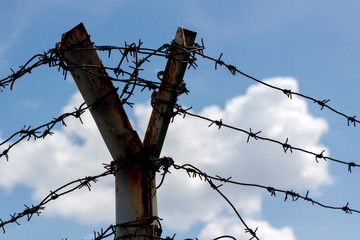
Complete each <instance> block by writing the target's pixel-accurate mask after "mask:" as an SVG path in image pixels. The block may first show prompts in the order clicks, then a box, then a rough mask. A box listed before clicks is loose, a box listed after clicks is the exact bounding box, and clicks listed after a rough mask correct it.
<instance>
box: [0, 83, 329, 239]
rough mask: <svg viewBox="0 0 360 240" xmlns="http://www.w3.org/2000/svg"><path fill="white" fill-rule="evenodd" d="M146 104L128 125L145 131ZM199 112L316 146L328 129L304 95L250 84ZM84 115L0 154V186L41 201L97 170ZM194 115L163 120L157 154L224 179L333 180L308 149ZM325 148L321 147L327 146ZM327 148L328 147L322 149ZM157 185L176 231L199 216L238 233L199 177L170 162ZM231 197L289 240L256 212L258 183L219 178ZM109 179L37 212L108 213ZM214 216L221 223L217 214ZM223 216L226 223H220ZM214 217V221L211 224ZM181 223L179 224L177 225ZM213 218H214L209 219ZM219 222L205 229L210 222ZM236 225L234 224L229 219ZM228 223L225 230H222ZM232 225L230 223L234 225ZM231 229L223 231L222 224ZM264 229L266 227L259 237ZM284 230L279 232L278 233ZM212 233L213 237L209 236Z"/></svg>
mask: <svg viewBox="0 0 360 240" xmlns="http://www.w3.org/2000/svg"><path fill="white" fill-rule="evenodd" d="M267 81H268V82H270V83H271V84H275V85H277V86H280V87H283V88H288V89H292V90H293V91H297V88H298V87H297V82H296V80H295V79H293V78H274V79H269V80H267ZM79 103H81V97H80V95H79V94H76V95H74V97H73V98H72V99H71V100H70V102H69V104H68V105H67V106H66V107H64V109H63V111H64V112H69V111H72V110H73V106H78V105H79ZM150 112H151V108H150V106H149V104H138V105H136V106H135V118H136V129H137V130H138V131H139V132H142V133H143V132H144V131H145V129H146V125H147V123H148V119H149V115H150ZM199 114H200V115H204V116H207V117H210V118H214V119H223V122H224V123H227V124H230V125H234V126H237V127H239V128H243V129H245V130H249V128H252V131H253V132H257V131H260V130H261V131H262V132H261V135H262V136H266V137H269V138H275V139H278V140H280V141H285V140H286V138H287V137H288V138H289V144H292V145H294V146H299V147H303V148H307V149H310V150H312V151H315V152H319V153H320V152H321V151H322V150H323V149H326V148H324V146H322V145H321V144H320V138H321V136H322V135H323V134H324V132H325V131H326V130H327V123H326V121H325V120H323V119H320V118H315V117H313V116H312V115H311V114H310V113H309V112H308V109H307V105H306V102H305V101H304V100H302V99H299V98H297V97H296V96H293V99H292V100H289V99H287V98H286V96H285V95H282V94H279V93H278V92H276V91H273V90H271V89H269V88H266V87H264V86H261V85H254V86H251V87H250V88H249V89H248V91H247V92H246V94H245V95H243V96H238V97H234V98H232V99H230V100H229V101H228V102H227V103H226V105H225V106H224V108H222V107H221V106H215V105H213V106H209V107H206V108H205V109H203V110H202V111H201V112H200V113H199ZM82 119H83V121H84V124H83V125H81V124H80V123H79V121H78V120H77V119H69V120H66V123H67V125H68V127H67V128H62V129H60V130H57V131H55V134H54V135H53V136H51V137H47V138H46V139H45V140H39V141H30V142H24V143H21V144H19V145H17V147H16V148H14V150H13V151H11V152H10V161H9V162H8V163H4V162H3V163H2V166H1V168H0V185H2V186H4V187H6V188H8V189H11V188H12V187H14V186H16V185H25V186H28V187H30V188H33V189H34V195H33V197H34V199H36V200H41V199H42V198H43V197H44V196H45V195H47V194H48V193H49V191H50V190H54V189H56V188H57V187H59V186H61V185H63V184H64V183H67V182H68V181H70V180H74V179H77V178H80V177H84V176H88V175H93V174H98V173H100V172H101V171H102V170H103V169H101V163H103V162H110V161H111V160H110V155H109V153H108V152H107V149H106V147H105V144H104V143H103V141H102V139H101V137H100V135H99V133H98V130H97V128H96V126H95V124H94V122H93V120H92V119H91V116H90V114H88V113H86V114H85V115H84V116H83V117H82ZM208 125H209V123H208V122H204V121H203V120H200V119H196V118H191V117H190V116H187V117H186V118H185V119H183V118H182V117H176V118H175V121H174V122H173V123H172V124H171V125H170V128H169V131H168V134H167V139H166V141H165V145H164V149H163V154H162V155H164V156H170V157H172V158H173V159H174V160H175V162H176V163H177V164H184V163H190V164H193V165H195V166H197V167H199V168H200V169H201V170H203V171H205V172H207V173H208V174H212V175H220V176H222V177H229V176H232V177H233V180H236V181H240V182H246V183H258V184H262V185H266V186H273V187H276V188H283V189H285V190H288V189H294V190H297V191H304V190H307V189H309V190H310V191H311V192H312V191H314V192H319V193H320V188H321V187H322V186H324V185H329V184H331V183H332V179H331V176H330V175H329V172H328V165H327V164H323V163H321V164H317V163H316V162H315V159H314V158H313V156H310V155H306V154H302V153H292V154H290V153H286V154H284V151H283V150H282V148H281V146H280V145H274V144H272V143H267V142H263V141H256V140H255V139H253V138H251V139H250V141H249V143H246V141H247V137H248V136H247V135H245V134H243V133H240V132H237V131H233V130H229V129H226V128H224V127H222V128H221V129H220V130H219V129H218V128H217V127H216V126H215V125H214V126H211V127H210V128H209V127H208ZM326 150H327V149H326ZM326 152H327V153H328V150H327V151H326ZM171 172H172V174H169V175H167V177H166V179H165V182H164V184H163V186H162V187H161V188H160V189H159V190H158V208H159V216H160V217H162V218H164V222H163V225H164V226H166V227H167V228H168V229H169V230H170V231H174V232H184V231H187V230H189V229H190V227H191V226H193V225H194V224H195V223H197V224H199V223H200V224H205V229H204V230H203V231H202V232H201V234H200V235H201V236H204V237H207V238H209V237H210V236H208V235H206V231H205V230H206V229H207V228H209V229H212V233H213V234H215V235H216V234H217V233H221V234H222V233H223V232H224V233H226V232H227V231H228V230H231V229H233V230H234V231H235V233H234V234H237V232H236V231H237V229H238V227H236V226H239V229H240V230H241V231H242V232H243V229H244V228H243V226H241V224H240V223H239V222H236V221H235V220H234V219H233V218H228V217H225V216H229V214H233V212H232V210H231V209H230V207H229V206H228V205H227V203H226V202H225V201H224V200H223V199H222V198H221V196H219V195H218V194H217V193H216V192H215V191H214V190H213V189H211V188H210V187H209V185H208V184H207V183H204V182H202V181H200V180H198V179H190V178H189V177H188V175H187V173H186V172H182V171H176V170H174V169H171ZM221 191H223V192H224V193H225V194H226V196H228V197H229V199H230V200H231V201H232V202H233V203H234V205H235V206H236V207H237V209H238V211H239V212H240V214H241V215H242V216H243V217H245V218H246V219H248V220H247V221H248V223H249V224H251V223H254V224H253V225H254V226H258V227H259V230H258V231H259V234H260V232H261V234H263V236H264V238H262V239H273V238H274V237H275V236H276V238H277V239H287V240H292V239H295V238H294V236H293V233H292V231H291V229H290V228H288V227H285V226H284V227H282V228H279V229H276V228H273V227H272V226H270V225H269V224H268V223H266V222H265V221H260V220H253V219H261V210H262V200H263V195H264V194H269V193H267V192H266V191H264V190H261V189H255V188H248V187H238V186H229V185H225V186H223V187H221ZM113 192H114V191H113V178H112V177H111V176H109V177H106V178H104V179H102V180H101V181H99V182H98V183H96V184H94V188H93V190H92V191H91V192H88V191H87V190H86V189H84V190H82V191H79V192H75V193H71V194H68V195H67V196H66V197H63V198H61V199H59V200H56V201H55V202H53V203H52V204H51V205H49V206H48V209H47V210H46V211H44V213H45V214H47V215H48V216H53V215H60V216H63V217H68V218H74V219H78V220H79V221H81V222H85V223H94V222H95V221H96V220H99V221H110V222H113V219H114V215H113V212H114V210H113V209H114V200H113V199H114V193H113ZM222 221H223V222H222ZM227 221H228V222H229V224H225V223H226V222H227ZM215 222H218V223H217V224H219V225H217V224H215ZM180 223H181V224H180ZM214 224H215V225H214ZM213 225H214V226H219V228H218V229H216V228H215V229H213V227H212V226H213ZM235 225H236V226H235ZM230 228H231V229H230ZM240 230H239V231H240ZM231 231H232V230H231ZM265 235H266V236H265ZM280 235H281V236H283V238H278V236H280ZM212 237H216V236H212Z"/></svg>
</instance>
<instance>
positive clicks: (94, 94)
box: [61, 23, 153, 236]
mask: <svg viewBox="0 0 360 240" xmlns="http://www.w3.org/2000/svg"><path fill="white" fill-rule="evenodd" d="M61 49H62V50H63V51H64V52H63V54H64V57H65V61H66V63H67V65H68V66H69V67H70V68H71V74H72V76H73V78H74V80H75V82H76V84H77V86H78V88H79V90H80V92H81V94H82V96H83V98H84V100H85V102H86V104H87V105H88V106H89V105H92V104H93V103H96V104H95V105H94V106H93V107H92V108H91V109H90V112H91V114H92V116H93V118H94V120H95V122H96V124H97V127H98V128H99V131H100V133H101V136H102V138H103V139H104V141H105V143H106V146H107V148H108V149H109V151H110V154H111V156H112V158H113V159H114V160H120V161H119V163H118V165H117V167H118V168H119V166H120V165H124V164H125V165H127V164H130V166H132V167H131V168H121V169H119V170H118V171H116V174H115V191H116V196H115V197H116V223H117V224H121V223H125V222H131V221H135V220H138V219H142V218H148V217H151V216H153V213H152V204H151V193H152V191H151V189H152V186H151V185H152V181H151V179H152V178H153V177H152V176H150V171H148V170H146V169H143V168H140V167H136V166H135V167H134V166H133V165H134V161H143V160H144V159H143V147H142V143H141V140H140V138H139V136H138V134H137V133H136V131H134V130H133V128H132V126H131V123H130V121H129V119H128V117H127V115H126V113H125V110H124V108H123V105H122V102H121V99H120V98H119V95H118V94H117V92H116V89H115V87H114V85H113V83H112V82H111V80H110V79H109V76H108V74H107V72H106V71H105V68H104V65H103V63H102V61H101V59H100V57H99V55H98V53H97V51H96V50H95V48H94V45H93V43H92V41H91V39H90V36H89V34H88V33H87V31H86V29H85V27H84V25H83V24H82V23H81V24H79V25H78V26H76V27H75V28H73V29H72V30H70V31H69V32H67V33H64V34H63V35H62V39H61ZM90 49H93V50H90ZM104 96H106V97H104ZM135 232H136V233H137V234H152V233H153V232H152V229H150V227H149V226H147V227H137V228H121V229H120V228H118V229H117V236H121V235H124V234H134V233H135Z"/></svg>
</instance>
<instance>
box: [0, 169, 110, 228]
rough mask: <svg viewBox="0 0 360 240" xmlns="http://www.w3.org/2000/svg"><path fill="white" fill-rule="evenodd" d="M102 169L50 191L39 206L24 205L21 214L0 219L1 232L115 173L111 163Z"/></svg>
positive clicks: (28, 219)
mask: <svg viewBox="0 0 360 240" xmlns="http://www.w3.org/2000/svg"><path fill="white" fill-rule="evenodd" d="M103 165H104V168H105V169H106V171H105V172H103V173H101V174H99V175H95V176H87V177H84V178H81V179H77V180H74V181H71V182H69V183H66V184H65V185H63V186H61V187H59V188H57V189H56V190H54V191H50V194H48V195H47V196H46V197H45V198H44V199H43V200H42V201H41V202H40V203H39V204H37V205H35V206H34V205H31V207H29V206H28V205H25V204H24V206H25V209H24V210H23V211H22V212H18V213H17V212H15V213H14V214H10V219H9V220H5V221H4V220H3V219H1V218H0V228H1V229H2V230H3V233H5V226H6V225H7V224H10V223H16V224H17V225H20V223H19V222H18V220H19V219H21V218H23V217H27V221H30V220H31V218H32V217H33V215H34V214H36V215H38V216H39V215H40V213H41V211H42V210H44V209H45V205H46V204H48V203H49V202H51V201H54V200H56V199H58V198H59V197H61V196H63V195H66V194H69V193H71V192H74V191H75V190H79V189H81V188H84V187H86V188H88V190H89V191H91V183H96V182H97V181H98V179H99V178H102V177H105V176H108V175H111V174H114V172H115V166H114V165H113V163H111V164H103Z"/></svg>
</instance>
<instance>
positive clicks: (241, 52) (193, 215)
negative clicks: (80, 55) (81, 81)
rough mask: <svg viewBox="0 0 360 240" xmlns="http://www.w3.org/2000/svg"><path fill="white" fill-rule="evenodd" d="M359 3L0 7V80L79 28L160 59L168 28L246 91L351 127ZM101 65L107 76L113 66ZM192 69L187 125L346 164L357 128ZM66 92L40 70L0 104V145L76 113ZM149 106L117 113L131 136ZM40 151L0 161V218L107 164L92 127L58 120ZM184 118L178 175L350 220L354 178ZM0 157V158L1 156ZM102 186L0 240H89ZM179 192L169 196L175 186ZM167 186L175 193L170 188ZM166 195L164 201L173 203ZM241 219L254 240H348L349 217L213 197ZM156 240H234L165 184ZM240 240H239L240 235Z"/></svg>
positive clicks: (155, 66)
mask: <svg viewBox="0 0 360 240" xmlns="http://www.w3.org/2000/svg"><path fill="white" fill-rule="evenodd" d="M359 8H360V3H358V2H357V1H324V0H319V1H307V0H305V1H280V0H279V1H278V0H275V1H222V2H219V1H212V0H210V1H182V2H181V3H178V2H175V1H151V2H150V1H113V0H104V1H91V2H89V1H68V0H64V1H62V2H60V1H42V0H34V1H8V0H5V1H2V2H1V3H0V20H1V21H0V26H1V27H0V78H3V77H6V76H8V75H9V74H10V73H11V71H10V68H12V69H14V70H16V69H18V66H19V65H22V64H24V63H25V62H26V61H27V60H28V59H29V58H30V57H32V56H33V55H35V54H37V53H42V52H43V51H46V50H48V49H50V48H53V47H54V46H55V44H56V42H58V41H60V39H61V34H62V33H64V32H67V31H68V30H70V29H71V28H73V27H74V26H76V25H77V24H79V23H80V22H83V23H84V24H85V26H86V28H87V30H88V31H89V33H90V34H91V36H92V40H93V41H95V43H96V44H97V45H118V46H119V45H120V46H123V45H124V42H125V41H126V42H127V43H131V42H138V40H139V39H141V40H142V41H143V42H144V47H149V48H158V47H160V46H161V45H162V44H164V43H169V42H170V41H171V40H172V38H173V37H174V35H175V32H176V29H177V27H178V26H180V27H184V28H187V29H190V30H193V31H195V32H197V33H198V35H197V42H200V39H201V38H203V39H204V43H205V47H206V49H205V53H206V54H207V55H209V56H212V57H215V58H217V57H218V56H219V55H220V54H221V53H223V57H222V60H224V61H226V62H227V63H230V64H232V65H234V66H236V67H237V68H238V69H240V70H241V71H243V72H246V73H248V74H250V75H252V76H254V77H256V78H258V79H262V80H266V81H269V82H270V83H272V84H274V85H277V86H281V87H285V88H291V89H294V90H297V91H299V92H300V93H303V94H305V95H308V96H312V97H314V98H316V99H319V100H323V99H330V100H331V101H330V102H329V105H331V106H333V107H334V108H336V109H338V110H340V111H341V112H344V113H346V114H348V115H350V116H354V115H359V110H358V109H359V107H360V103H359V101H358V97H357V94H358V92H357V91H358V89H359V88H360V81H359V78H360V71H359V67H358V66H359V64H360V47H359V42H360V41H359V40H360V39H359V38H360V32H359V30H358V25H357V23H358V22H359V20H360V19H359V18H360V16H359V14H358V12H359ZM101 57H102V58H103V60H104V62H105V63H109V64H111V63H113V62H112V61H114V62H116V60H117V59H116V56H114V57H113V58H112V59H110V60H109V59H106V56H105V55H102V56H101ZM165 64H166V61H164V60H163V59H154V60H152V61H151V63H149V64H148V65H146V72H145V73H144V75H145V76H146V77H147V78H150V79H151V78H153V79H156V73H157V72H158V71H161V70H163V69H164V67H165ZM198 65H199V66H198V68H197V69H196V70H194V69H190V70H188V71H187V72H186V74H185V81H186V82H187V86H188V89H189V90H190V94H189V95H186V96H185V95H184V96H181V97H180V99H179V103H180V104H182V105H183V106H192V107H193V111H194V112H195V113H199V114H202V115H205V116H208V117H211V118H216V119H219V118H222V119H223V121H224V122H228V123H230V124H232V125H235V126H238V127H240V128H244V129H249V128H250V127H251V128H252V129H253V130H254V131H255V130H262V133H263V134H265V136H269V137H272V138H276V139H279V140H280V141H284V140H285V139H286V138H287V137H289V140H291V143H292V144H294V145H297V146H299V147H303V148H306V149H310V150H314V151H316V152H321V151H322V150H323V149H326V152H325V153H326V154H330V156H332V157H334V158H338V159H341V160H344V161H354V162H358V160H357V156H358V155H359V153H358V149H359V148H358V146H357V145H358V144H357V142H358V141H359V137H358V131H359V130H358V128H354V127H351V126H350V127H348V126H347V120H346V119H345V118H343V117H341V116H339V115H336V114H334V113H332V112H330V111H328V110H325V109H324V110H322V111H320V107H319V105H317V104H314V103H312V102H311V101H307V100H304V99H299V98H296V97H294V98H293V99H292V100H290V99H288V98H287V97H286V96H285V95H284V94H282V93H281V92H277V91H274V90H271V89H268V88H266V87H264V86H259V85H256V83H255V82H253V81H252V80H250V79H247V78H245V77H243V76H241V75H239V74H238V75H236V76H235V77H234V76H232V75H231V74H230V73H229V72H228V71H227V70H226V69H223V68H220V69H218V70H217V71H215V70H214V63H213V62H209V61H206V60H203V59H201V58H199V59H198ZM77 92H78V90H77V88H76V85H75V84H74V82H73V80H72V78H71V77H70V76H68V78H67V79H66V80H64V79H63V76H62V74H61V72H58V71H57V68H48V67H46V66H43V67H40V68H38V69H36V70H34V71H33V73H32V74H31V75H27V76H25V77H23V78H21V79H20V80H19V81H17V82H16V83H15V85H14V88H13V90H12V91H10V90H9V89H5V90H4V92H2V93H0V99H1V100H0V108H1V110H2V111H1V118H0V139H2V140H3V139H6V138H7V137H8V136H10V135H11V134H12V133H14V132H16V131H18V130H20V129H21V128H22V127H23V126H24V125H27V126H29V125H31V126H37V125H40V124H42V123H44V122H48V121H49V120H51V119H52V118H53V117H56V116H59V115H60V114H61V113H63V112H66V111H68V110H72V109H73V108H74V107H77V106H78V105H79V104H80V103H81V98H80V96H79V95H78V94H77ZM150 94H151V93H149V92H144V93H142V94H138V95H137V96H136V97H134V101H135V102H136V104H135V107H134V109H131V108H128V107H127V108H126V111H127V112H128V114H129V116H130V118H131V120H132V121H133V125H134V128H135V129H136V130H137V131H138V132H139V134H140V135H143V131H144V128H146V124H147V121H148V114H149V112H150V111H151V109H150V108H149V106H150V105H149V102H148V101H149V99H150ZM67 123H68V128H62V127H61V126H59V127H58V128H57V129H56V132H55V134H54V135H53V136H52V137H49V138H46V139H44V140H39V141H36V142H34V141H29V142H24V143H22V144H21V145H19V146H18V147H17V148H14V151H13V152H10V153H9V155H10V159H9V161H8V162H6V161H5V159H3V158H2V159H0V160H1V161H0V169H1V170H0V206H1V207H0V218H1V219H4V220H6V219H7V218H8V217H9V214H13V213H14V212H19V211H22V209H23V208H24V204H27V205H29V204H30V205H31V204H37V203H38V202H39V201H41V199H42V198H43V197H45V196H46V194H48V193H49V191H50V190H54V189H56V188H57V187H59V186H61V185H63V184H65V183H67V182H68V181H70V180H73V179H78V178H81V177H84V176H87V175H91V174H97V173H100V172H101V171H102V169H101V163H102V162H109V161H111V159H110V156H109V154H108V153H107V150H106V147H105V145H104V144H103V143H102V142H101V141H102V140H101V138H100V136H99V134H98V133H97V130H96V127H95V126H94V125H93V122H92V120H91V116H90V115H86V116H84V123H85V124H84V125H81V124H79V123H78V122H77V121H75V120H69V122H67ZM207 126H208V123H206V122H203V121H200V120H196V119H192V118H190V117H187V118H185V119H181V117H180V118H176V119H175V121H174V123H173V124H172V125H170V129H169V132H168V135H167V139H166V143H165V146H164V151H163V155H166V156H171V157H173V158H174V160H175V161H176V162H179V163H193V164H194V165H197V166H199V167H200V168H201V169H204V170H205V171H206V172H209V173H213V174H214V175H215V174H218V175H223V176H224V177H227V176H232V177H233V179H236V180H239V181H241V182H249V183H258V184H263V185H271V186H273V187H279V188H282V189H285V190H291V189H293V190H294V191H297V192H300V193H302V194H304V195H305V194H306V191H307V190H310V193H311V195H312V198H313V199H316V200H318V201H320V202H322V203H324V204H328V205H334V206H344V205H345V204H346V203H347V202H349V206H350V207H352V208H355V209H360V204H359V200H360V199H359V196H360V195H359V194H358V189H357V188H356V184H355V183H356V182H357V181H358V180H359V171H358V169H353V173H352V174H349V173H348V172H347V167H346V166H344V165H339V164H336V163H333V162H323V161H320V163H319V164H316V162H315V159H314V158H313V157H312V156H308V155H306V154H295V153H294V154H284V153H283V152H282V149H281V148H280V147H279V146H277V145H272V144H269V143H264V142H260V141H250V143H248V144H247V143H246V139H247V136H246V135H242V134H241V133H236V132H233V131H228V130H224V129H221V130H219V131H218V130H217V129H216V128H207ZM1 149H2V146H1V147H0V150H1ZM112 182H113V179H112V178H111V177H109V178H106V179H104V180H103V181H100V182H99V183H97V184H95V185H94V188H93V190H92V191H91V192H86V191H84V192H79V193H74V194H71V195H70V194H69V197H68V198H64V199H59V200H56V201H54V202H53V203H51V204H49V206H48V207H47V208H46V209H45V210H44V212H43V213H42V214H41V215H40V216H39V217H37V216H34V217H33V219H31V221H29V222H27V221H26V219H22V220H20V221H19V223H21V225H20V226H18V225H16V224H9V225H7V226H6V233H5V234H3V233H0V239H22V238H25V237H26V238H27V239H62V238H68V239H91V237H92V232H93V230H100V228H107V226H109V225H110V224H113V223H114V222H113V220H112V219H113V216H112V214H114V213H113V199H112V197H113V196H112V194H113V193H112V189H113V185H112ZM179 183H181V184H180V185H179ZM174 186H177V187H176V188H174ZM174 189H176V191H174ZM224 191H226V193H227V195H228V196H229V197H230V198H232V200H233V202H234V203H235V206H236V207H237V208H238V210H239V212H240V214H242V216H244V218H245V220H246V221H247V222H248V223H249V225H250V226H252V227H253V228H254V229H255V228H256V227H259V230H258V234H259V236H261V239H286V240H290V239H297V240H303V239H352V238H355V237H356V236H357V229H358V224H357V223H358V222H359V214H356V213H353V214H352V215H347V214H345V213H344V212H342V211H334V210H328V209H323V208H320V207H317V206H312V205H311V204H309V203H307V202H301V201H297V202H291V201H287V202H284V201H283V199H284V196H282V195H281V194H278V196H277V197H276V198H274V197H270V194H268V193H267V192H265V191H263V190H259V189H251V188H250V189H249V188H241V187H234V186H224ZM158 198H159V205H158V208H159V214H160V217H162V218H164V221H163V226H164V229H165V233H164V235H163V236H165V235H170V236H172V235H173V234H174V233H177V235H176V236H177V237H178V239H181V238H185V237H189V238H194V237H197V236H198V237H199V239H210V238H214V237H216V236H218V235H221V234H224V233H231V234H232V235H234V236H235V237H237V239H248V238H249V236H248V235H241V234H244V233H243V229H244V227H243V226H242V224H241V222H240V221H238V220H236V219H234V214H233V213H232V212H231V209H230V208H229V206H228V205H226V203H225V202H224V201H223V200H222V199H221V198H220V197H218V196H217V195H216V193H215V192H213V191H212V190H211V189H210V188H209V187H208V186H207V185H205V184H202V183H201V182H199V181H197V180H196V179H188V178H187V175H186V174H182V173H181V172H176V171H173V173H172V174H171V175H170V176H168V178H167V179H166V182H165V184H164V186H163V187H162V188H161V189H160V190H159V192H158ZM240 232H241V233H240Z"/></svg>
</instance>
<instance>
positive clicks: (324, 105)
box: [194, 47, 360, 127]
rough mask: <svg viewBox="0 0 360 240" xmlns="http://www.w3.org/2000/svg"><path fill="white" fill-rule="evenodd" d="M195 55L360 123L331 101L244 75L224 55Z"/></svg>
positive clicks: (348, 122) (354, 122)
mask: <svg viewBox="0 0 360 240" xmlns="http://www.w3.org/2000/svg"><path fill="white" fill-rule="evenodd" d="M203 48H204V47H203ZM194 54H196V55H199V56H201V57H203V58H205V59H208V60H210V61H213V62H214V63H215V70H217V67H218V66H224V67H226V68H227V69H228V70H229V71H230V73H231V74H232V75H234V76H235V75H236V73H239V74H241V75H243V76H245V77H246V78H249V79H251V80H253V81H255V82H257V83H260V84H262V85H265V86H267V87H269V88H272V89H275V90H278V91H281V92H282V93H284V94H285V95H286V96H287V97H288V98H290V99H292V96H293V95H297V96H299V97H302V98H304V99H307V100H310V101H312V102H313V103H317V104H318V105H320V110H323V109H324V108H327V109H329V110H331V111H332V112H334V113H336V114H338V115H340V116H343V117H345V118H346V119H347V125H348V126H350V124H353V125H354V127H356V123H360V120H358V119H356V115H355V116H351V115H347V114H345V113H343V112H341V111H339V110H337V109H335V108H333V107H331V106H330V105H329V104H328V102H330V99H324V100H319V99H316V98H314V97H311V96H307V95H305V94H302V93H299V92H295V91H292V90H291V89H284V88H281V87H277V86H275V85H272V84H270V83H267V82H265V81H262V80H260V79H257V78H255V77H253V76H251V75H249V74H247V73H244V72H243V71H241V70H239V69H238V68H237V67H235V66H234V65H231V64H228V63H226V62H225V61H223V60H222V59H221V58H222V56H223V53H221V54H220V56H219V58H214V57H211V56H208V55H206V54H204V53H203V51H195V52H194Z"/></svg>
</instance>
